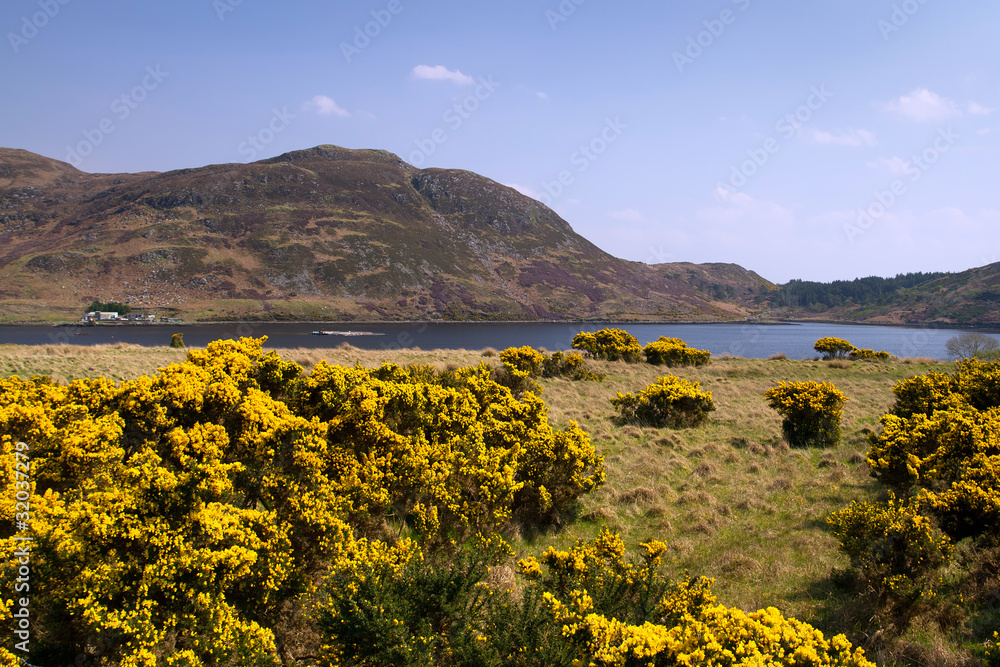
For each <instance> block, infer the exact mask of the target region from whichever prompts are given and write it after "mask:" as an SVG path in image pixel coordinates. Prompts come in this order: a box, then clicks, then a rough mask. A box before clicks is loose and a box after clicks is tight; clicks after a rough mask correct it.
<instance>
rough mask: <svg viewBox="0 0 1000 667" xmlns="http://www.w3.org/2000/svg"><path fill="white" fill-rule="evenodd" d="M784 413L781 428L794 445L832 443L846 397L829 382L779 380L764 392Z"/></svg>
mask: <svg viewBox="0 0 1000 667" xmlns="http://www.w3.org/2000/svg"><path fill="white" fill-rule="evenodd" d="M764 397H765V398H766V399H767V402H768V404H769V405H770V406H771V408H773V409H774V410H776V411H777V412H778V414H780V415H781V416H782V417H783V420H782V422H781V429H782V431H783V432H784V434H785V438H786V439H787V440H788V443H789V444H790V445H792V446H793V447H810V446H814V447H832V446H833V445H836V444H837V443H838V442H839V441H840V420H841V418H842V417H843V415H844V403H845V402H846V401H847V400H848V399H847V397H846V396H844V395H843V394H842V393H841V392H840V391H838V390H837V388H836V387H834V386H833V384H831V383H829V382H822V383H820V382H781V383H779V384H778V386H777V387H774V388H773V389H769V390H768V391H767V393H765V394H764Z"/></svg>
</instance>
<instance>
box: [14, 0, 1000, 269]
mask: <svg viewBox="0 0 1000 667" xmlns="http://www.w3.org/2000/svg"><path fill="white" fill-rule="evenodd" d="M998 27H1000V3H997V2H996V0H963V1H961V2H945V0H840V1H838V2H816V1H815V0H770V1H766V2H765V0H708V1H701V0H698V1H689V2H679V1H664V0H660V1H656V2H654V1H646V0H637V1H634V2H627V1H619V2H611V1H610V0H561V1H560V0H507V1H506V2H502V3H499V2H496V3H486V2H475V1H469V0H465V1H464V2H459V1H457V0H439V1H431V0H363V1H357V0H355V1H353V2H346V1H339V0H333V1H328V2H320V1H319V0H286V1H285V2H273V1H272V2H267V1H265V0H173V1H172V2H152V1H150V0H129V1H126V0H102V1H101V2H100V3H94V2H83V1H82V0H6V1H5V2H4V3H3V6H2V8H0V34H2V35H3V42H2V43H0V86H2V88H0V89H2V90H3V91H5V94H4V95H3V96H2V97H0V146H4V147H10V148H23V149H26V150H29V151H32V152H35V153H39V154H41V155H45V156H47V157H51V158H55V159H59V160H63V161H66V162H70V163H71V164H73V165H74V166H77V167H78V168H79V169H82V170H83V171H87V172H95V173H96V172H104V173H118V172H138V171H168V170H172V169H181V168H190V167H197V166H204V165H208V164H220V163H231V162H252V161H254V160H260V159H266V158H270V157H273V156H276V155H280V154H282V153H284V152H287V151H292V150H299V149H303V148H309V147H312V146H317V145H320V144H335V145H339V146H345V147H348V148H378V149H384V150H388V151H391V152H393V153H396V154H397V155H399V156H400V157H401V158H403V159H404V160H406V161H407V162H410V163H411V164H413V165H415V166H417V167H421V168H426V167H443V168H451V169H465V170H469V171H474V172H477V173H479V174H482V175H484V176H487V177H489V178H491V179H493V180H495V181H498V182H500V183H504V184H507V185H510V186H511V187H514V188H516V189H518V190H520V191H521V192H523V193H525V194H527V195H529V196H532V197H535V198H536V199H539V200H540V201H542V202H543V203H545V204H547V205H549V206H551V207H552V208H553V209H554V210H555V211H556V212H558V213H559V214H560V215H561V216H562V217H563V218H564V219H565V220H566V221H567V222H569V223H570V224H571V225H572V226H573V228H574V229H575V230H576V231H577V232H578V233H580V234H582V235H583V236H585V237H586V238H588V239H589V240H591V241H592V242H594V243H595V244H597V245H598V246H600V247H601V248H603V249H604V250H606V251H608V252H610V253H611V254H613V255H616V256H618V257H622V258H625V259H628V260H633V261H639V262H647V263H660V262H696V263H703V262H732V263H737V264H740V265H742V266H744V267H746V268H748V269H752V270H754V271H756V272H757V273H759V274H761V275H762V276H763V277H765V278H767V279H769V280H771V281H774V282H776V283H784V282H787V281H788V280H791V279H795V278H798V279H804V280H819V281H830V280H850V279H853V278H858V277H864V276H871V275H880V276H891V275H895V274H897V273H901V272H912V271H962V270H965V269H968V268H972V267H975V266H982V265H985V264H990V263H993V262H1000V199H998V194H997V193H998V188H997V182H996V181H997V174H1000V151H998V141H1000V123H998V120H1000V40H998V39H997V28H998Z"/></svg>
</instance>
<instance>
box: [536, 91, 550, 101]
mask: <svg viewBox="0 0 1000 667" xmlns="http://www.w3.org/2000/svg"><path fill="white" fill-rule="evenodd" d="M535 95H537V96H538V99H540V100H547V99H549V94H548V93H543V92H542V91H540V90H539V91H538V92H537V93H535Z"/></svg>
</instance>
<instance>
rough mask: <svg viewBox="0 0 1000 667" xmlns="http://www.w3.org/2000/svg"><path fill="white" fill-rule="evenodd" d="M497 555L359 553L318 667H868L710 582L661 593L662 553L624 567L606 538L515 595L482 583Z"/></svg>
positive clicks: (655, 547)
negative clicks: (733, 601)
mask: <svg viewBox="0 0 1000 667" xmlns="http://www.w3.org/2000/svg"><path fill="white" fill-rule="evenodd" d="M492 548H493V547H491V546H490V545H487V547H486V548H485V549H484V548H483V547H482V546H479V545H478V544H477V545H473V547H472V548H471V549H470V548H468V547H462V548H460V550H459V553H458V554H457V556H456V557H455V558H454V559H453V560H452V561H451V562H450V563H447V562H446V563H442V564H441V566H440V567H431V566H430V565H429V564H428V562H427V561H426V558H425V557H423V556H422V555H421V554H420V553H416V554H413V553H412V552H403V553H374V554H367V553H366V554H365V556H364V557H363V558H361V559H359V562H360V565H359V566H358V567H356V568H353V569H350V570H346V571H338V572H337V573H336V574H335V575H334V577H333V578H332V579H331V585H330V586H329V596H330V597H329V600H330V602H329V604H327V605H325V606H324V609H323V612H322V613H323V619H324V620H323V623H322V626H323V630H324V634H325V635H326V636H325V638H324V644H326V646H325V650H324V653H325V655H324V656H323V658H324V664H340V665H345V666H349V665H390V664H391V665H398V666H399V667H409V666H414V667H425V666H426V665H445V664H447V665H481V666H483V667H501V666H506V665H545V666H546V667H549V666H553V667H572V666H574V665H588V664H589V665H606V666H608V667H610V666H612V665H618V666H621V667H633V666H634V667H638V666H639V665H734V666H735V665H764V664H777V662H779V661H778V658H777V656H784V658H783V659H781V660H780V663H781V664H790V665H792V664H794V665H803V666H804V665H830V666H833V665H837V666H838V667H873V665H872V663H870V662H868V661H867V660H866V659H865V658H864V652H863V651H862V650H861V649H855V648H853V647H852V646H851V644H850V642H848V641H847V639H846V638H845V637H844V636H843V635H837V636H835V637H832V638H830V639H827V638H826V637H824V636H823V634H822V633H821V632H819V631H817V630H816V629H814V628H813V627H811V626H809V625H807V624H805V623H802V622H800V621H797V620H795V619H791V618H785V617H783V616H782V615H781V613H780V612H779V611H778V610H777V609H773V608H769V609H764V610H761V611H757V612H752V613H744V612H742V611H740V610H737V609H729V608H726V607H724V606H722V605H720V604H719V603H718V600H717V598H716V597H715V596H714V595H713V594H712V591H711V586H712V583H713V582H712V580H710V579H706V578H703V577H701V578H689V579H685V580H681V581H678V582H671V581H669V580H667V579H666V578H664V577H663V576H662V575H661V573H660V568H661V559H662V556H663V554H664V553H665V552H666V551H667V549H668V547H667V545H666V544H664V543H663V542H660V541H658V540H651V541H649V542H645V543H643V544H641V545H639V549H640V551H639V554H637V556H634V557H631V558H630V557H628V556H627V555H626V549H625V544H624V542H623V541H622V539H621V537H620V536H619V535H617V534H615V533H611V532H608V531H607V530H605V531H602V533H601V534H600V536H598V537H597V538H596V539H594V540H592V541H587V542H584V541H581V542H578V543H577V544H576V545H575V546H573V547H570V548H569V549H567V550H566V551H561V550H557V549H554V548H550V549H548V550H547V551H545V552H544V553H543V554H542V555H541V557H528V558H525V559H523V560H521V561H520V562H519V563H518V565H519V569H520V577H521V579H522V580H523V581H522V582H518V584H517V585H516V586H514V587H510V588H508V587H503V588H500V587H496V586H494V585H492V584H491V582H490V581H489V578H488V567H489V565H490V564H491V562H497V560H498V559H492V560H491V558H490V556H491V553H492V551H491V549H492ZM331 640H332V641H331Z"/></svg>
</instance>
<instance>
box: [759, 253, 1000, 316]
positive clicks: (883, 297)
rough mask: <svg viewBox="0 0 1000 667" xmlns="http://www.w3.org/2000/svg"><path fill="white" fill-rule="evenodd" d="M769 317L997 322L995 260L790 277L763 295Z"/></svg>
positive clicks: (998, 270)
mask: <svg viewBox="0 0 1000 667" xmlns="http://www.w3.org/2000/svg"><path fill="white" fill-rule="evenodd" d="M762 300H763V301H765V302H766V303H767V304H768V305H770V306H771V308H772V311H771V314H772V315H773V316H781V317H791V318H795V319H810V318H818V319H838V320H851V321H859V322H872V323H885V324H935V325H966V326H983V327H995V326H997V325H1000V263H998V264H991V265H989V266H983V267H979V268H975V269H970V270H968V271H962V272H961V273H933V274H906V275H900V276H896V277H895V278H888V279H883V278H862V279H859V280H854V281H839V282H835V283H807V282H802V281H792V282H791V283H789V284H787V285H782V286H781V287H780V288H779V289H777V290H775V291H772V292H769V293H768V294H767V295H766V296H765V297H763V298H762Z"/></svg>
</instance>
